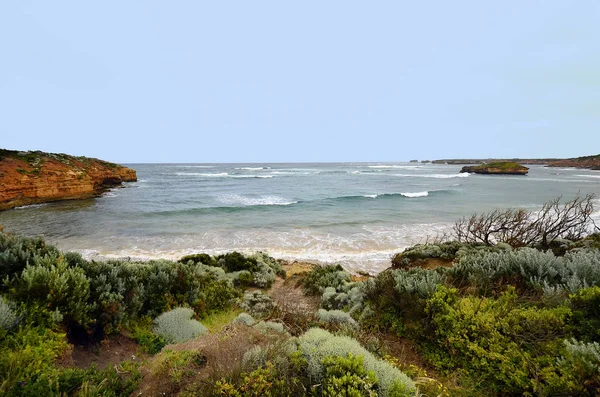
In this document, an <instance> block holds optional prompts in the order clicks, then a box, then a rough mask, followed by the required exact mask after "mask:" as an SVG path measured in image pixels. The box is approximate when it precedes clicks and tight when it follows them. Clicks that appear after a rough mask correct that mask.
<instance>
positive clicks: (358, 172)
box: [350, 171, 360, 175]
mask: <svg viewBox="0 0 600 397" xmlns="http://www.w3.org/2000/svg"><path fill="white" fill-rule="evenodd" d="M350 174H354V175H359V174H360V171H350Z"/></svg>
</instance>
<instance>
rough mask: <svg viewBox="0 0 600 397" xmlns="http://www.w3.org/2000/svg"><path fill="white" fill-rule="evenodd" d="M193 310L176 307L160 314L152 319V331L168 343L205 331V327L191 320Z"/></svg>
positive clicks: (183, 339)
mask: <svg viewBox="0 0 600 397" xmlns="http://www.w3.org/2000/svg"><path fill="white" fill-rule="evenodd" d="M193 315H194V311H193V310H192V309H189V308H186V307H178V308H176V309H173V310H171V311H168V312H166V313H163V314H161V315H160V316H158V317H157V318H156V319H155V320H154V328H153V331H154V333H156V334H158V335H160V336H162V337H164V338H165V340H166V341H167V342H169V343H181V342H185V341H187V340H190V339H194V338H196V337H198V336H201V335H204V334H205V333H207V330H206V327H205V326H204V325H202V324H201V323H200V322H198V321H196V320H193V319H192V316H193Z"/></svg>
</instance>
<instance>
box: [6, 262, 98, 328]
mask: <svg viewBox="0 0 600 397" xmlns="http://www.w3.org/2000/svg"><path fill="white" fill-rule="evenodd" d="M33 262H34V264H33V265H28V266H27V267H26V268H25V270H23V272H22V274H21V276H20V277H19V278H18V279H17V280H16V282H15V283H14V288H13V296H14V297H15V299H16V300H20V301H23V302H27V303H28V304H32V305H36V304H37V305H41V306H43V307H44V308H45V309H46V310H47V311H55V312H57V313H59V314H60V316H62V318H63V320H64V321H66V322H70V321H73V322H75V323H78V324H80V325H82V326H84V327H85V326H87V325H88V324H89V323H90V322H91V321H92V318H91V311H92V310H93V308H94V306H93V305H92V304H90V303H88V300H89V296H90V283H89V280H88V278H87V277H86V276H85V273H84V271H83V269H81V268H79V267H69V266H68V265H67V263H66V262H65V261H64V259H63V258H62V257H60V256H53V255H49V256H45V257H37V256H36V257H34V258H33Z"/></svg>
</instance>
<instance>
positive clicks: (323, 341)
mask: <svg viewBox="0 0 600 397" xmlns="http://www.w3.org/2000/svg"><path fill="white" fill-rule="evenodd" d="M297 344H298V349H299V350H300V352H301V353H302V356H303V357H304V359H305V360H306V363H307V371H308V376H309V379H310V382H311V384H319V383H320V382H322V380H323V377H324V376H325V367H324V365H323V360H324V359H325V358H326V357H331V356H333V357H340V356H341V357H348V355H349V354H352V356H354V357H363V358H364V368H365V370H366V371H373V372H374V373H375V375H376V376H377V382H378V385H379V387H378V395H379V396H411V395H414V393H415V391H416V387H415V384H414V383H413V381H412V380H411V379H410V378H409V377H408V376H406V375H405V374H404V373H402V372H400V370H398V369H397V368H395V367H393V366H392V365H391V364H389V363H388V362H385V361H382V360H379V359H377V358H375V356H373V355H372V354H371V353H370V352H369V351H368V350H366V349H365V348H364V347H362V346H361V345H360V344H359V343H358V342H357V341H356V340H354V339H352V338H349V337H347V336H334V335H332V334H330V333H329V332H327V331H325V330H322V329H319V328H312V329H310V330H308V331H307V332H306V333H305V334H304V335H302V336H300V337H299V338H298V340H297Z"/></svg>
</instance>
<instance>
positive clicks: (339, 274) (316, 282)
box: [302, 265, 352, 295]
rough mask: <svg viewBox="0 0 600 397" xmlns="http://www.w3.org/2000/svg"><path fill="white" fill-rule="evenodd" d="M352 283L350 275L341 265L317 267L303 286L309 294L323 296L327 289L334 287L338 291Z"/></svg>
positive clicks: (309, 273) (307, 275)
mask: <svg viewBox="0 0 600 397" xmlns="http://www.w3.org/2000/svg"><path fill="white" fill-rule="evenodd" d="M351 281H352V276H351V275H350V273H348V272H346V271H345V270H344V269H343V268H342V267H341V266H340V265H335V266H331V265H330V266H325V267H317V268H315V269H313V270H311V271H310V272H308V273H307V274H306V277H305V278H304V281H303V282H302V285H303V287H304V290H305V292H306V293H307V294H310V295H321V294H323V292H324V291H325V288H327V287H332V288H335V289H336V290H338V289H339V288H340V287H342V286H343V285H344V284H346V283H350V282H351Z"/></svg>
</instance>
